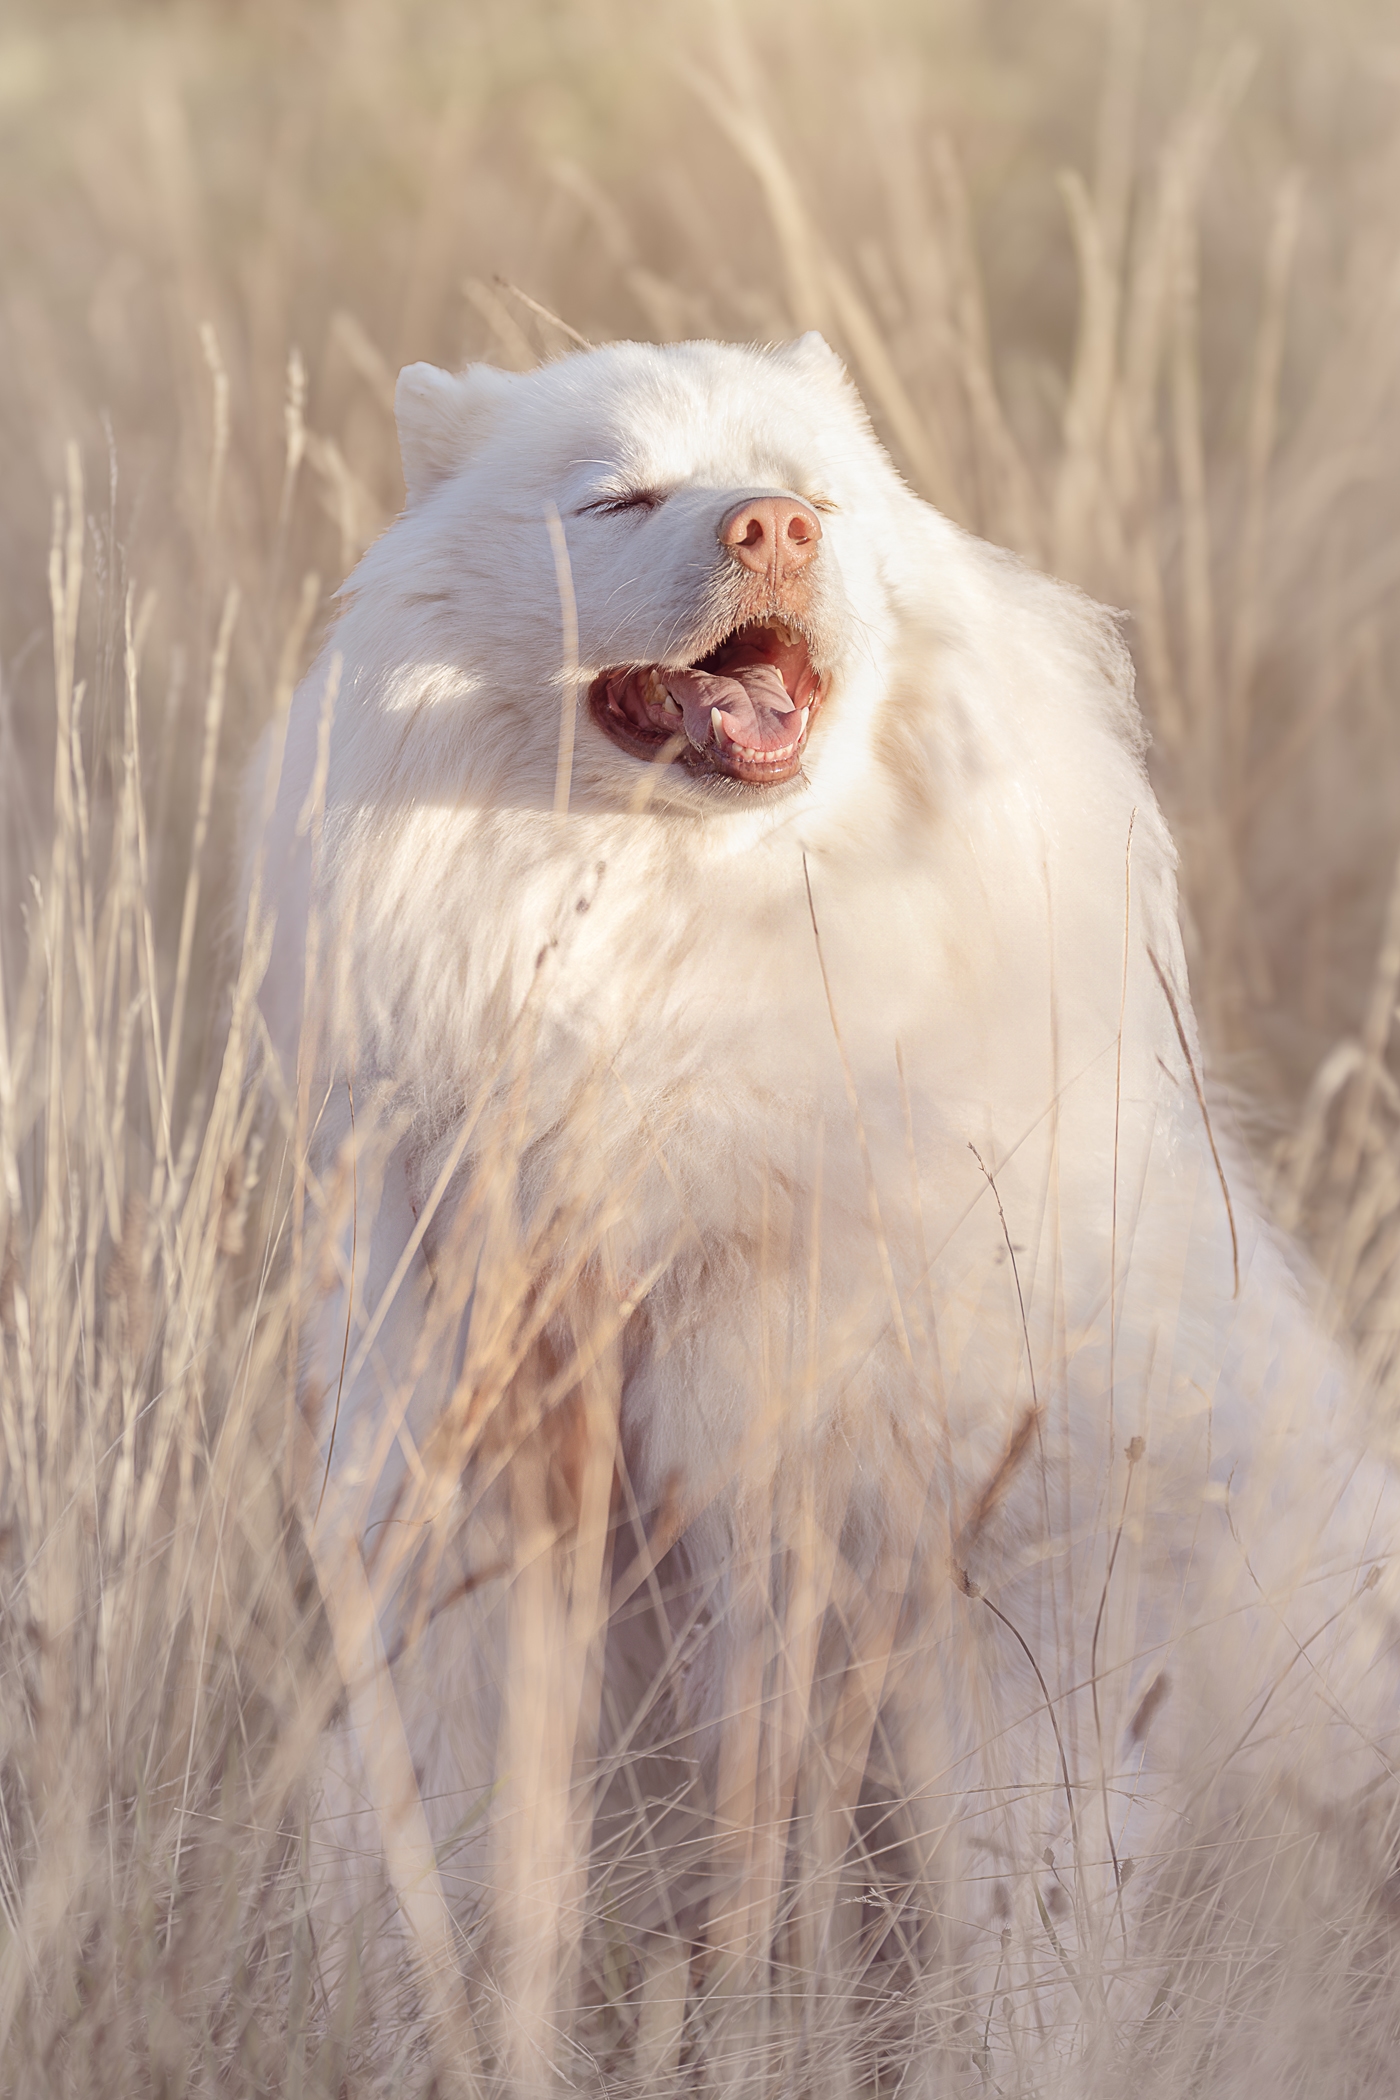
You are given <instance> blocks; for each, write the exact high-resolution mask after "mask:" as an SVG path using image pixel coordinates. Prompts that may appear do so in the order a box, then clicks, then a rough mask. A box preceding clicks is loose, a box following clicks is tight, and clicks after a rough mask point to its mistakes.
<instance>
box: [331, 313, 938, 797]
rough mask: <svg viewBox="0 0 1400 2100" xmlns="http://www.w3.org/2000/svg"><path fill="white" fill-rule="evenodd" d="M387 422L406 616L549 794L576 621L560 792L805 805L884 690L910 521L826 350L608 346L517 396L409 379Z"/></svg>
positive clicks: (417, 375)
mask: <svg viewBox="0 0 1400 2100" xmlns="http://www.w3.org/2000/svg"><path fill="white" fill-rule="evenodd" d="M399 421H400V433H401V442H402V447H403V455H404V467H405V478H406V480H407V483H408V491H409V506H410V507H409V512H408V515H407V517H406V519H405V520H404V521H403V525H402V526H401V527H400V528H399V529H398V530H399V533H400V535H407V536H408V537H410V538H411V539H413V540H414V541H415V542H416V543H417V545H418V547H419V549H420V550H421V556H420V559H419V560H418V561H416V562H415V563H414V565H413V566H414V572H415V577H416V580H417V582H418V583H419V584H420V585H421V584H423V583H427V582H429V580H430V579H431V584H432V588H431V589H429V590H427V591H424V590H421V589H420V590H419V591H418V592H417V597H418V599H419V602H424V603H426V602H430V601H431V602H432V603H434V604H436V605H437V606H438V607H439V608H440V628H441V642H442V643H445V644H446V646H447V648H448V650H449V651H450V652H451V653H452V654H453V655H455V656H456V658H457V661H458V662H459V663H460V664H461V666H462V668H463V669H467V670H469V671H471V672H473V673H475V674H476V675H477V676H478V677H479V678H481V680H482V682H483V685H484V686H485V687H486V688H487V689H489V690H491V691H493V692H494V693H495V694H496V695H497V697H498V698H499V699H502V700H503V701H504V702H505V703H506V704H507V706H508V708H509V711H510V714H511V718H512V721H513V722H514V723H515V724H516V725H517V729H516V733H517V734H518V735H519V736H520V739H521V748H520V752H519V757H520V759H521V760H522V762H523V763H524V764H525V765H526V766H527V767H528V768H529V769H530V770H532V771H533V772H534V773H535V775H536V776H537V777H538V779H539V780H540V782H541V785H542V784H543V781H544V777H545V775H546V774H547V773H548V772H549V769H550V766H551V765H552V762H553V760H554V757H555V753H556V751H557V747H558V741H559V736H560V726H561V698H565V700H566V696H561V691H560V680H561V676H565V677H566V676H567V673H566V672H565V671H564V664H565V658H566V654H567V647H568V644H567V640H566V637H567V635H568V632H569V628H570V625H571V624H572V623H573V622H574V621H576V627H577V688H576V689H577V691H578V692H580V693H581V694H583V695H584V696H586V698H585V704H584V706H583V709H582V711H581V713H580V717H579V720H578V722H577V725H576V736H577V746H576V759H575V782H576V786H577V787H580V788H582V790H583V791H584V792H585V793H588V792H589V791H590V790H592V791H594V792H598V791H602V792H603V793H604V794H605V795H606V796H607V798H608V799H614V798H615V797H616V796H617V794H618V793H619V791H620V792H621V793H622V794H623V795H624V796H627V795H632V794H635V793H636V792H637V791H638V789H639V788H644V790H645V792H646V793H647V796H648V798H649V799H650V798H652V797H654V796H655V795H656V794H658V792H659V793H660V794H661V795H662V796H663V798H664V799H665V800H667V801H673V800H675V799H677V798H679V799H681V800H682V801H684V802H689V803H690V804H691V805H692V806H694V805H695V804H696V803H697V802H698V803H699V804H700V805H701V806H705V805H706V804H708V803H712V802H713V800H714V798H715V797H716V795H718V796H720V797H721V798H722V799H723V800H724V801H726V802H728V803H730V804H731V805H732V803H733V802H734V801H735V800H736V799H738V800H740V801H748V802H752V801H755V800H770V799H780V798H782V796H783V794H784V791H786V792H787V793H788V794H791V793H800V792H801V791H802V789H803V788H804V786H805V784H806V782H807V779H808V777H809V774H810V772H811V769H812V768H813V767H814V766H816V765H818V764H820V762H821V755H822V748H823V745H824V744H829V742H830V731H829V724H830V721H831V719H832V718H834V717H838V716H839V715H840V714H841V713H842V711H843V709H844V710H846V711H847V712H850V711H851V709H852V708H858V707H859V705H860V702H859V699H858V698H857V699H856V700H855V701H852V699H851V694H852V690H853V689H857V691H858V689H859V688H860V687H861V686H862V685H867V686H868V685H869V684H870V681H871V678H872V675H873V676H874V677H875V678H876V679H877V680H878V677H879V675H880V671H881V668H882V655H883V652H884V650H885V648H886V646H887V642H886V637H887V636H888V634H889V630H890V619H889V613H888V606H889V593H890V576H891V573H892V572H893V571H895V570H897V569H898V567H899V565H900V563H901V561H902V560H904V559H905V558H906V557H907V544H906V543H907V537H908V531H909V521H910V516H911V513H912V512H913V511H914V510H915V509H916V508H918V507H917V506H915V505H914V503H913V500H912V499H911V498H910V496H909V495H908V493H907V491H906V490H905V489H904V488H903V486H902V484H901V483H900V482H899V480H898V477H897V476H896V475H895V473H894V470H893V468H892V467H891V465H890V463H889V461H888V459H887V458H886V456H885V454H884V453H883V451H882V450H881V449H880V447H879V445H878V444H877V442H876V441H875V439H874V437H873V436H872V434H871V432H870V429H869V427H868V424H867V423H866V420H865V417H864V413H863V411H862V409H861V407H860V404H859V401H858V400H857V398H856V396H855V393H854V391H853V389H852V388H851V386H850V383H849V381H848V380H847V379H846V377H845V375H844V372H843V371H842V369H841V367H840V364H839V362H838V360H837V359H836V358H835V357H834V355H833V354H832V352H831V351H830V350H829V349H828V348H827V347H826V345H825V344H824V343H823V342H822V341H821V340H820V338H817V337H804V338H802V339H801V340H800V341H799V342H797V343H794V344H791V345H788V346H786V347H784V348H782V349H778V350H771V351H763V352H756V351H751V350H744V349H737V348H734V347H731V346H727V345H722V344H709V343H705V344H699V343H697V344H683V345H679V346H674V347H672V348H669V349H654V348H649V347H646V346H643V345H639V344H622V345H616V346H613V347H611V348H609V349H606V350H601V351H593V352H588V353H583V354H580V355H579V356H576V357H571V358H568V359H565V360H563V361H561V362H560V363H559V364H556V365H553V366H547V367H545V368H544V369H542V370H541V371H539V372H536V373H532V374H529V375H527V376H523V377H517V376H514V375H509V374H505V373H499V372H495V371H492V370H490V369H489V368H485V367H473V368H471V369H470V370H469V371H467V372H466V373H464V374H463V375H461V376H460V377H459V378H451V377H449V376H448V375H446V374H444V373H440V372H435V371H434V370H433V369H432V368H431V367H426V366H414V367H411V368H410V369H409V371H407V372H406V373H405V374H404V375H403V376H402V378H401V380H400V386H399ZM392 537H394V536H393V535H391V538H392ZM374 560H375V557H371V561H374ZM570 600H571V601H572V603H570ZM440 645H441V644H440ZM566 704H567V702H566Z"/></svg>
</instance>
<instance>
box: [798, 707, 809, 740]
mask: <svg viewBox="0 0 1400 2100" xmlns="http://www.w3.org/2000/svg"><path fill="white" fill-rule="evenodd" d="M811 712H812V710H811V708H810V707H804V708H803V710H802V712H801V714H800V715H799V716H798V717H797V734H798V735H799V736H805V735H806V734H807V717H808V715H809V714H810V713H811Z"/></svg>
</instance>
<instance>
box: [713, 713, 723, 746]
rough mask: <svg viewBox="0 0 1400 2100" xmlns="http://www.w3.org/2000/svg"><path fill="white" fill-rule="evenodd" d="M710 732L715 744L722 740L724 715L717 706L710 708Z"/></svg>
mask: <svg viewBox="0 0 1400 2100" xmlns="http://www.w3.org/2000/svg"><path fill="white" fill-rule="evenodd" d="M710 734H711V736H712V737H713V738H714V740H715V742H716V743H717V744H722V743H723V742H724V717H723V715H721V713H720V711H719V709H718V708H717V707H712V708H711V709H710Z"/></svg>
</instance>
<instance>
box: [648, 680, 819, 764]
mask: <svg viewBox="0 0 1400 2100" xmlns="http://www.w3.org/2000/svg"><path fill="white" fill-rule="evenodd" d="M663 676H664V678H665V681H666V687H667V690H668V691H669V693H670V695H671V698H672V699H673V700H677V701H679V702H680V706H681V712H682V713H683V715H684V716H685V733H686V735H687V737H688V738H689V739H690V741H691V743H692V744H693V745H694V746H695V748H696V750H697V751H705V750H713V749H714V747H715V744H716V741H717V739H716V736H715V727H716V725H715V721H714V716H713V712H712V711H713V710H714V709H715V708H718V709H719V727H720V728H721V729H722V730H723V733H724V736H725V737H726V738H727V739H728V741H729V742H730V743H731V744H737V745H740V746H742V748H743V749H745V750H747V751H784V750H786V749H787V747H788V745H789V744H791V743H793V742H794V741H795V737H794V732H795V731H796V728H797V724H796V722H794V721H793V719H792V716H793V714H794V712H795V703H794V702H793V701H792V700H790V699H789V698H788V692H787V687H786V686H785V685H784V684H783V677H782V673H781V671H779V669H778V667H777V665H776V664H742V665H738V666H736V667H735V669H733V670H732V671H666V672H665V673H663Z"/></svg>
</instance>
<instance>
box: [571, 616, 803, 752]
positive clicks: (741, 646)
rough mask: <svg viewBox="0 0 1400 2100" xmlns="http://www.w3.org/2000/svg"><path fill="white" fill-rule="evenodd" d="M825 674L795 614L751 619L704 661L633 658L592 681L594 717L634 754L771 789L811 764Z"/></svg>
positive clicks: (590, 699)
mask: <svg viewBox="0 0 1400 2100" xmlns="http://www.w3.org/2000/svg"><path fill="white" fill-rule="evenodd" d="M821 702H822V681H821V678H820V676H819V674H818V672H817V671H816V669H815V667H814V665H813V663H812V658H811V654H810V652H809V650H808V647H807V642H806V638H805V636H804V635H803V634H802V632H801V631H800V629H799V628H797V627H795V626H793V625H791V624H790V623H789V622H787V621H786V620H749V621H747V622H746V623H745V625H744V626H742V627H736V628H735V630H734V632H733V633H732V634H730V635H726V637H725V639H724V640H723V641H722V642H721V643H720V645H719V647H718V648H717V649H712V650H711V651H710V652H709V654H708V656H702V657H701V658H700V659H699V661H698V662H696V663H693V664H687V665H686V666H685V667H684V668H683V669H680V670H673V669H672V668H671V667H670V665H668V664H628V665H625V666H623V667H622V668H621V669H618V670H611V671H603V672H600V674H599V675H598V677H597V678H595V679H594V681H593V684H592V685H591V687H590V688H589V693H588V704H589V706H590V707H591V708H592V710H593V719H594V720H595V721H596V722H597V724H598V726H599V728H600V729H602V730H603V731H605V733H606V734H607V735H608V736H610V737H611V738H612V740H613V742H614V743H615V744H619V745H620V746H621V747H622V749H623V750H624V751H629V752H631V754H632V755H633V757H634V758H657V757H659V756H660V755H662V753H663V752H664V751H665V749H666V746H667V745H668V744H669V745H671V746H673V750H672V754H671V755H672V756H673V757H675V758H678V759H681V760H682V761H684V762H685V763H686V764H687V765H689V766H690V767H692V768H693V769H694V770H695V771H698V772H708V773H721V774H724V775H726V776H727V777H728V778H729V779H731V780H743V781H748V782H749V783H751V784H752V785H754V786H756V787H771V786H775V785H776V784H777V783H778V782H780V781H784V780H791V779H792V778H793V777H794V775H795V774H797V773H798V772H800V771H801V767H802V753H803V750H804V748H805V746H806V742H807V737H808V733H809V731H810V729H811V726H812V717H813V716H814V715H815V714H816V712H817V709H818V708H819V707H820V706H821Z"/></svg>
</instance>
